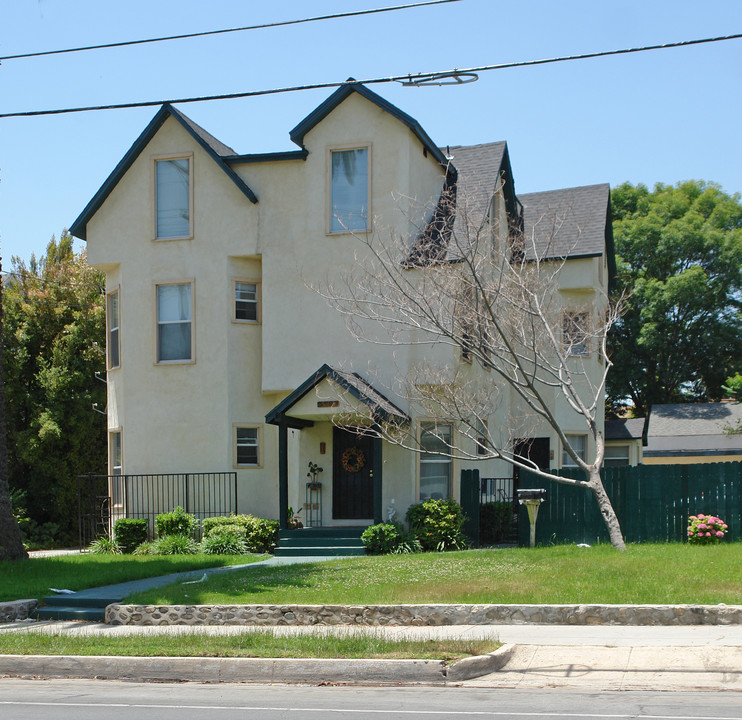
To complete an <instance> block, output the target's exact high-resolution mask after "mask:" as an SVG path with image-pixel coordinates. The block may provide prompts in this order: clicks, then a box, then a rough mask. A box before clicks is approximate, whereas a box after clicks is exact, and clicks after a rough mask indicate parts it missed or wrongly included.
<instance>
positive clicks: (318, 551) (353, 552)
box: [273, 545, 366, 557]
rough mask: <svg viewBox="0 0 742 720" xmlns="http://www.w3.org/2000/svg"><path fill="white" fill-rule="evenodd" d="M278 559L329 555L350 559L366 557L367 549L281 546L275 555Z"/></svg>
mask: <svg viewBox="0 0 742 720" xmlns="http://www.w3.org/2000/svg"><path fill="white" fill-rule="evenodd" d="M273 554H274V555H275V556H276V557H313V556H315V555H329V556H338V557H349V556H359V555H365V554H366V550H365V548H364V547H363V546H362V545H360V546H354V547H348V546H346V545H312V546H301V545H298V546H290V547H285V546H284V547H281V546H280V545H279V546H278V547H277V548H276V549H275V551H274V553H273Z"/></svg>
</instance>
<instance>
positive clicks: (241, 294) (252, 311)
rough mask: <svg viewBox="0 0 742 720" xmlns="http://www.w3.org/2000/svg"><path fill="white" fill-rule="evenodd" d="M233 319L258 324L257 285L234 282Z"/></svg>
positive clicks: (241, 281) (242, 281)
mask: <svg viewBox="0 0 742 720" xmlns="http://www.w3.org/2000/svg"><path fill="white" fill-rule="evenodd" d="M234 319H235V320H242V321H244V322H258V283H256V282H246V281H244V280H235V282H234Z"/></svg>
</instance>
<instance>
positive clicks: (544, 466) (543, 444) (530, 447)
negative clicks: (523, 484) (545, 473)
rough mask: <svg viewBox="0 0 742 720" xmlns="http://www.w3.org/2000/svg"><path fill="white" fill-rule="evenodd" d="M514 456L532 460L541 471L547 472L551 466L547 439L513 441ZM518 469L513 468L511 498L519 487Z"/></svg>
mask: <svg viewBox="0 0 742 720" xmlns="http://www.w3.org/2000/svg"><path fill="white" fill-rule="evenodd" d="M514 451H515V454H516V455H520V456H521V457H524V458H528V459H529V460H533V462H535V463H536V465H538V467H539V468H540V469H541V470H548V469H549V467H550V465H551V448H550V443H549V438H547V437H537V438H524V439H521V440H516V441H515V447H514ZM519 480H520V468H518V467H513V496H515V490H517V489H518V487H519Z"/></svg>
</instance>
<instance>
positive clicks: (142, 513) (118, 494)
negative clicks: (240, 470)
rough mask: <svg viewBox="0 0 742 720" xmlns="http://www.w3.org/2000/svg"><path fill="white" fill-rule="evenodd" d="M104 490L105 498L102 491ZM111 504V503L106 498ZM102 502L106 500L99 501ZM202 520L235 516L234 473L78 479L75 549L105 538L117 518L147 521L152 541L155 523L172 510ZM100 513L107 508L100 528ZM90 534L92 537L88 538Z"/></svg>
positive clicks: (101, 476)
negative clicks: (77, 520)
mask: <svg viewBox="0 0 742 720" xmlns="http://www.w3.org/2000/svg"><path fill="white" fill-rule="evenodd" d="M103 488H105V495H104V496H102V495H101V494H100V493H101V490H102V489H103ZM109 492H110V497H112V498H115V502H112V501H111V499H110V497H109ZM103 498H105V500H104V499H103ZM178 506H180V507H182V508H183V509H184V510H185V511H186V512H189V513H191V514H192V515H195V516H196V518H197V519H198V520H199V524H198V528H197V530H196V536H197V539H199V538H200V535H201V522H200V521H202V520H203V519H204V518H207V517H216V516H219V515H229V514H230V513H235V514H237V513H238V512H239V510H238V507H237V473H236V472H211V473H156V474H152V473H151V474H144V475H84V476H81V477H80V478H78V508H79V510H80V514H79V527H80V546H81V547H85V546H86V545H87V544H89V542H90V541H91V540H92V539H93V538H94V537H96V536H97V535H100V534H101V532H103V531H108V532H109V533H110V531H111V527H112V524H113V523H115V522H116V520H118V519H119V518H123V517H128V518H147V520H148V521H149V536H150V537H154V533H155V517H156V516H157V515H159V514H161V513H164V512H170V511H171V510H173V509H174V508H176V507H178ZM100 507H107V508H108V512H107V518H106V522H105V525H106V527H104V526H103V523H101V522H99V521H98V520H97V516H98V515H100V514H101V510H100ZM91 532H92V537H91Z"/></svg>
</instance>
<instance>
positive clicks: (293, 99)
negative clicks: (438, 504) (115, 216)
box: [0, 0, 742, 269]
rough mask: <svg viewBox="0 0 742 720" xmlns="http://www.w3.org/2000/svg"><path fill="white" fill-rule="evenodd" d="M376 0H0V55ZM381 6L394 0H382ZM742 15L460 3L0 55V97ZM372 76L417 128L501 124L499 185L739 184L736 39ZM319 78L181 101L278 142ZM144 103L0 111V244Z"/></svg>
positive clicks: (717, 22)
mask: <svg viewBox="0 0 742 720" xmlns="http://www.w3.org/2000/svg"><path fill="white" fill-rule="evenodd" d="M393 4H397V3H395V2H394V1H393V0H342V1H341V0H313V2H301V1H300V0H273V1H272V2H265V1H264V0H260V1H259V0H254V1H252V2H250V1H248V0H210V2H203V0H200V1H197V0H177V1H176V0H154V1H153V0H126V2H119V3H108V2H101V1H100V0H94V1H93V0H74V1H73V2H70V1H69V0H23V1H22V2H20V1H18V0H0V56H4V55H10V54H15V53H21V52H27V51H36V50H46V49H54V48H61V47H70V46H77V45H88V44H98V43H104V42H117V41H121V40H130V39H135V38H141V37H153V36H158V35H170V34H177V33H187V32H195V31H203V30H211V29H218V28H224V27H235V26H240V25H250V24H257V23H264V22H273V21H278V20H286V19H293V18H300V17H307V16H310V15H319V14H326V13H333V12H342V11H348V10H357V9H367V8H374V7H383V6H385V5H393ZM399 4H402V2H400V3H399ZM739 32H742V2H740V0H705V2H698V1H697V0H692V1H691V0H622V2H620V3H619V2H602V1H601V0H561V1H560V2H554V1H552V0H519V1H518V2H505V1H501V0H462V1H461V2H457V3H451V4H448V5H441V6H433V7H427V8H421V9H413V10H402V11H398V12H393V13H385V14H381V15H375V16H367V17H356V18H348V19H343V20H329V21H323V22H317V23H310V24H305V25H298V26H294V27H288V28H275V29H269V30H257V31H248V32H241V33H234V34H228V35H219V36H213V37H206V38H199V39H192V40H178V41H173V42H169V43H159V44H154V45H145V46H135V47H130V48H120V49H108V50H98V51H93V52H86V53H77V54H70V55H62V56H53V57H46V58H34V59H27V60H7V61H5V62H3V63H2V65H1V66H0V112H11V111H19V110H35V109H45V108H57V107H66V106H74V105H91V104H105V103H115V102H126V101H141V100H159V99H168V98H174V97H185V96H194V95H206V94H216V93H229V92H238V91H246V90H257V89H264V88H273V87H282V86H289V85H299V84H305V83H314V82H323V81H342V80H344V79H346V78H347V77H348V76H354V77H356V78H370V77H385V76H390V75H399V74H404V73H408V72H409V73H414V72H426V71H432V70H446V69H450V68H453V67H459V68H464V67H473V66H478V65H488V64H494V63H501V62H509V61H519V60H529V59H536V58H543V57H550V56H557V55H571V54H578V53H585V52H592V51H599V50H606V49H618V48H623V47H633V46H639V45H647V44H658V43H664V42H674V41H679V40H689V39H693V38H701V37H708V36H717V35H726V34H732V33H739ZM373 89H374V90H375V91H376V92H379V93H380V94H381V95H383V96H384V97H386V98H387V99H388V100H390V101H391V102H392V103H394V104H395V105H397V106H398V107H400V108H401V109H402V110H404V111H405V112H407V113H409V114H410V115H412V116H413V117H415V118H416V119H417V120H418V121H419V122H420V123H421V125H422V126H423V127H424V128H425V129H426V131H427V132H428V134H429V135H430V136H431V137H432V138H433V140H434V141H435V142H437V143H438V144H440V145H446V144H450V145H457V144H473V143H481V142H489V141H494V140H507V142H508V145H509V148H510V157H511V161H512V164H513V171H514V175H515V181H516V190H517V191H518V192H523V193H525V192H533V191H538V190H549V189H554V188H560V187H570V186H575V185H588V184H592V183H598V182H609V183H611V185H617V184H619V183H621V182H623V181H626V180H629V181H631V182H635V183H636V182H643V183H646V184H648V185H650V186H651V185H653V184H654V183H655V182H666V183H675V182H678V181H681V180H686V179H690V178H699V179H704V180H713V181H715V182H718V183H720V184H721V185H722V187H723V188H724V189H725V190H726V191H727V192H740V191H742V150H741V148H740V134H741V132H742V126H741V125H740V119H741V118H742V92H741V90H742V40H730V41H726V42H722V43H716V44H712V45H703V46H696V47H690V48H681V49H673V50H661V51H653V52H648V53H640V54H636V55H629V56H618V57H610V58H602V59H592V60H583V61H577V62H570V63H563V64H557V65H550V66H541V67H531V68H521V69H513V70H500V71H492V72H486V73H482V74H481V76H480V80H479V81H478V82H476V83H472V84H470V85H464V86H459V87H443V88H403V87H401V86H400V85H396V84H388V85H377V86H374V87H373ZM330 92H332V91H331V90H325V91H321V90H320V91H308V92H301V93H291V94H286V95H275V96H270V97H263V98H254V99H249V98H248V99H241V100H229V101H218V102H209V103H201V104H195V105H182V106H180V107H181V110H183V111H184V112H185V113H186V114H187V115H189V116H190V117H192V118H193V119H194V120H195V121H196V122H198V123H199V124H201V125H203V126H204V127H205V128H206V129H207V130H209V131H210V132H211V133H212V134H214V135H215V136H216V137H217V138H219V139H220V140H222V141H223V142H225V143H226V144H227V145H231V146H232V147H233V148H234V149H235V150H236V151H237V152H239V153H248V152H268V151H278V150H288V149H292V148H293V147H294V146H292V144H291V143H290V141H289V138H288V131H289V130H290V129H291V128H292V127H294V125H295V124H296V123H297V122H299V120H301V119H302V118H303V117H304V116H305V115H306V114H307V113H309V112H310V111H311V110H312V109H313V108H314V107H316V106H317V105H318V104H319V103H320V102H322V100H323V99H324V98H325V97H326V96H327V95H329V94H330ZM155 112H156V108H147V109H134V110H113V111H105V112H89V113H83V114H76V115H64V116H56V117H54V116H52V117H40V118H12V119H0V247H1V248H2V255H3V256H4V258H5V259H6V263H5V267H6V269H7V268H8V267H9V260H10V256H11V255H19V256H20V257H22V258H24V259H28V257H29V256H30V254H31V253H32V252H35V253H37V254H39V253H41V252H43V250H44V248H45V246H46V243H47V242H48V240H49V238H50V237H51V236H52V234H57V235H59V233H60V231H61V230H62V228H65V227H68V226H69V225H70V224H71V223H72V221H73V220H74V219H75V218H76V217H77V215H78V214H79V213H80V212H81V211H82V209H83V208H84V207H85V205H86V203H87V202H88V200H90V198H91V197H92V196H93V194H94V193H95V192H96V191H97V189H98V188H99V187H100V185H101V183H102V182H103V181H104V180H105V178H106V177H107V176H108V174H109V173H110V172H111V170H112V169H113V168H114V166H115V165H116V163H117V162H118V161H119V160H120V159H121V157H122V156H123V154H124V153H125V152H126V150H127V149H128V148H129V146H130V145H131V143H132V142H133V141H134V139H135V138H136V137H137V135H138V134H139V133H140V132H141V131H142V129H143V128H144V127H145V125H146V124H147V123H148V122H149V120H150V118H151V117H152V116H153V115H154V113H155Z"/></svg>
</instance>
